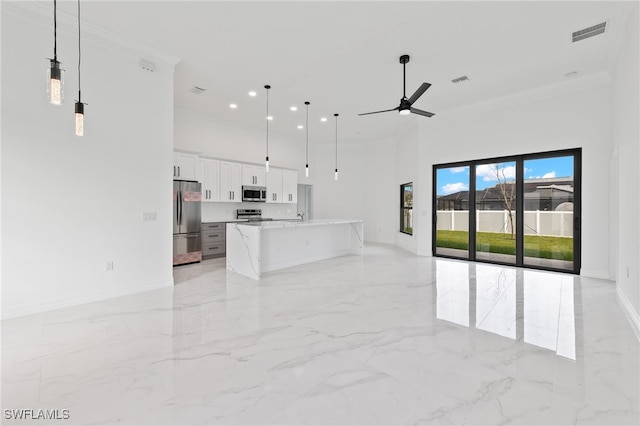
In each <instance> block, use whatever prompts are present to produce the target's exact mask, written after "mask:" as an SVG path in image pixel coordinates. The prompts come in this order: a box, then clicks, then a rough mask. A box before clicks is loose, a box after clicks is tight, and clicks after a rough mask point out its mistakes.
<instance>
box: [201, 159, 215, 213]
mask: <svg viewBox="0 0 640 426" xmlns="http://www.w3.org/2000/svg"><path fill="white" fill-rule="evenodd" d="M198 181H200V182H201V183H202V201H203V202H213V201H220V160H212V159H208V158H201V159H200V160H198Z"/></svg>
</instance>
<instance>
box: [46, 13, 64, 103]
mask: <svg viewBox="0 0 640 426" xmlns="http://www.w3.org/2000/svg"><path fill="white" fill-rule="evenodd" d="M57 14H58V10H57V2H56V0H53V59H49V68H47V98H48V100H49V103H50V104H53V105H62V101H63V99H64V92H63V86H64V79H63V76H64V70H63V69H61V68H60V62H58V34H57V33H58V21H57Z"/></svg>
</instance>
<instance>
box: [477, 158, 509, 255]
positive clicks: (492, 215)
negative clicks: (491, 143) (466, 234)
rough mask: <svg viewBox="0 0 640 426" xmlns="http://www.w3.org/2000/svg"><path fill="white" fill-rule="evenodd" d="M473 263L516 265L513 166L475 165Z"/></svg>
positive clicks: (491, 163)
mask: <svg viewBox="0 0 640 426" xmlns="http://www.w3.org/2000/svg"><path fill="white" fill-rule="evenodd" d="M475 169H476V185H475V186H476V188H475V192H476V193H475V211H476V214H475V222H476V223H475V230H476V233H475V235H476V260H487V261H491V262H499V263H508V264H515V263H516V222H517V218H516V163H515V161H502V162H499V163H497V162H488V163H477V164H476V166H475Z"/></svg>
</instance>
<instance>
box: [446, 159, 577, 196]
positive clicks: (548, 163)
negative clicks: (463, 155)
mask: <svg viewBox="0 0 640 426" xmlns="http://www.w3.org/2000/svg"><path fill="white" fill-rule="evenodd" d="M515 166H516V164H515V162H506V163H497V164H480V165H478V166H476V189H478V190H481V189H484V188H487V187H490V186H494V185H495V184H496V183H497V179H496V172H495V171H496V169H497V170H498V171H499V172H500V174H501V176H502V175H504V176H505V178H506V179H507V181H509V180H514V179H515V175H516V174H515V171H516V167H515ZM524 176H525V179H540V178H552V177H569V176H573V157H572V156H567V157H553V158H541V159H535V160H526V161H525V162H524ZM437 179H438V181H437V189H438V190H437V193H438V195H447V194H453V193H455V192H459V191H468V190H469V167H468V166H466V167H450V168H446V169H438V171H437Z"/></svg>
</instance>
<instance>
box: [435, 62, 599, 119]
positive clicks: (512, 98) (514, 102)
mask: <svg viewBox="0 0 640 426" xmlns="http://www.w3.org/2000/svg"><path fill="white" fill-rule="evenodd" d="M611 82H612V79H611V74H609V73H608V72H606V71H600V72H597V73H593V74H589V75H586V76H584V77H578V78H572V79H568V80H565V81H561V82H559V83H554V84H549V85H546V86H541V87H537V88H535V89H531V90H525V91H522V92H517V93H513V94H511V95H507V96H502V97H499V98H494V99H489V100H487V101H482V102H478V103H474V104H469V105H464V106H461V107H456V108H452V109H449V110H445V111H441V112H440V113H439V114H440V115H444V114H454V113H465V112H472V111H473V112H475V111H483V110H486V111H490V110H496V109H503V108H510V107H514V106H518V105H522V104H527V103H530V102H535V101H539V100H542V99H546V98H552V97H555V96H560V95H566V94H569V93H574V92H581V91H583V90H587V89H591V88H594V87H599V86H606V85H609V84H611Z"/></svg>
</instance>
